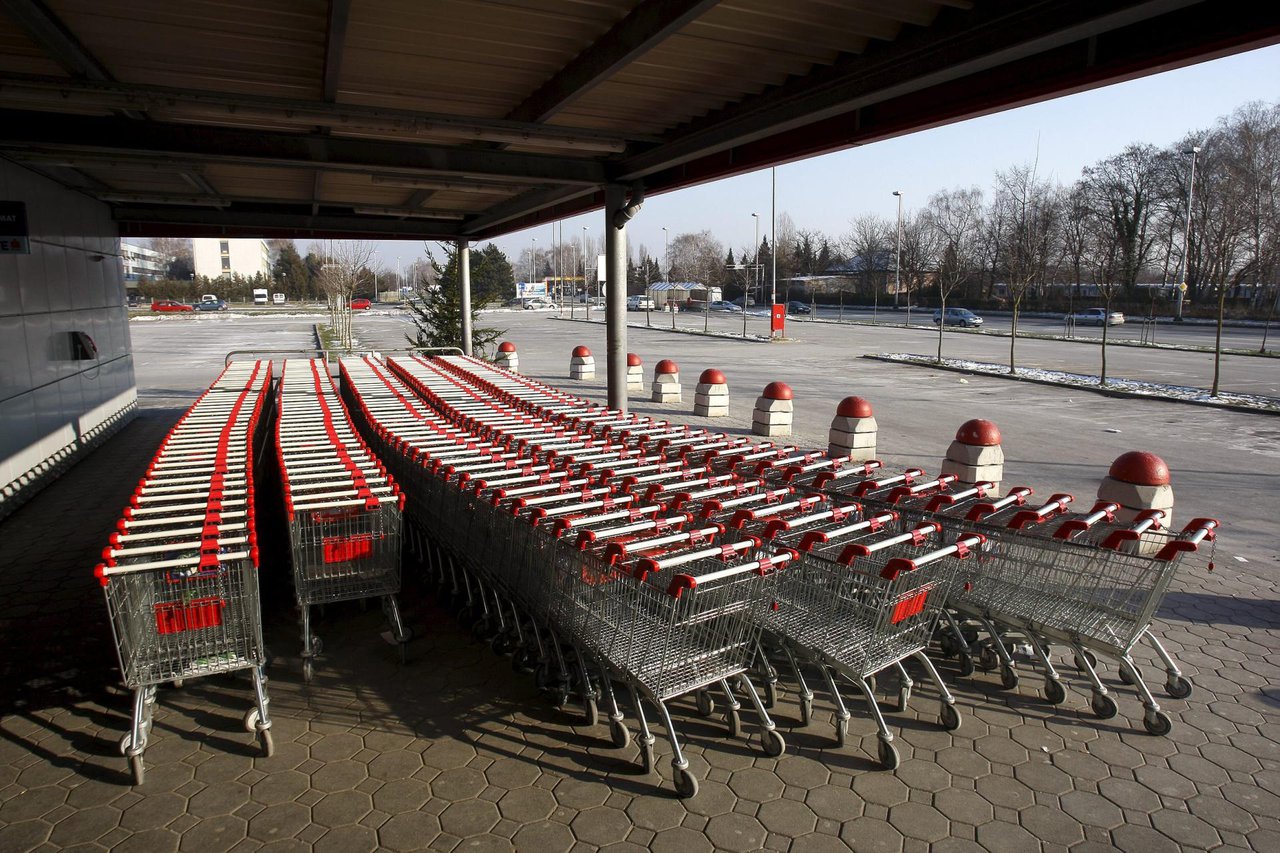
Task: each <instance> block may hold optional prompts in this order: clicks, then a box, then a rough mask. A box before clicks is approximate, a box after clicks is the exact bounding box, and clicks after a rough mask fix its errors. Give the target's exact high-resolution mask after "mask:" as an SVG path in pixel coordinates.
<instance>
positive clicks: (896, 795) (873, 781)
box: [853, 770, 911, 806]
mask: <svg viewBox="0 0 1280 853" xmlns="http://www.w3.org/2000/svg"><path fill="white" fill-rule="evenodd" d="M853 790H854V792H855V793H857V794H858V796H860V797H862V798H863V799H864V800H866V801H867V802H869V803H875V804H877V805H881V806H896V805H897V804H898V803H905V802H906V801H907V800H908V799H909V798H910V793H911V792H910V790H909V789H908V788H907V786H906V785H905V784H904V783H903V781H902V780H901V779H899V778H898V777H897V776H894V775H893V774H892V773H889V772H886V771H883V770H873V771H870V772H867V773H862V774H859V775H858V776H855V777H853Z"/></svg>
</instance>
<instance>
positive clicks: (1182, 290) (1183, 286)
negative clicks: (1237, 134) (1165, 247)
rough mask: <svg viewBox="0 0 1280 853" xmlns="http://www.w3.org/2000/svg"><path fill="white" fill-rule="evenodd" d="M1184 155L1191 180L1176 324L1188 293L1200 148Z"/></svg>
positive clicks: (1174, 318) (1183, 236) (1189, 150)
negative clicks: (1192, 221)
mask: <svg viewBox="0 0 1280 853" xmlns="http://www.w3.org/2000/svg"><path fill="white" fill-rule="evenodd" d="M1182 153H1183V154H1190V155H1191V180H1190V181H1188V182H1187V220H1186V221H1187V224H1186V227H1185V228H1184V229H1183V231H1182V263H1181V264H1179V265H1178V266H1179V269H1178V301H1177V306H1176V308H1177V310H1176V311H1175V312H1174V315H1173V322H1175V323H1181V322H1182V300H1183V297H1185V296H1186V293H1187V263H1188V260H1187V258H1188V256H1189V255H1190V254H1191V202H1192V200H1193V199H1194V198H1195V193H1196V155H1197V154H1199V153H1200V146H1199V145H1192V146H1191V147H1190V148H1188V149H1187V150H1186V151H1183V152H1182Z"/></svg>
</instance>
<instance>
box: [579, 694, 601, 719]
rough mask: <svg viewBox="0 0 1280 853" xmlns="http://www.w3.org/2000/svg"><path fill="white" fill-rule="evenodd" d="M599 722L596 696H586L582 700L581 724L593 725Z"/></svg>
mask: <svg viewBox="0 0 1280 853" xmlns="http://www.w3.org/2000/svg"><path fill="white" fill-rule="evenodd" d="M599 722H600V708H599V707H598V706H597V705H596V697H594V696H588V697H587V698H586V699H584V700H582V724H583V725H584V726H594V725H596V724H597V723H599Z"/></svg>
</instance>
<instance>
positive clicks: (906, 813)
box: [889, 803, 951, 841]
mask: <svg viewBox="0 0 1280 853" xmlns="http://www.w3.org/2000/svg"><path fill="white" fill-rule="evenodd" d="M889 823H891V824H893V826H894V827H895V828H896V829H897V830H898V832H901V833H902V834H903V836H905V837H907V838H917V839H919V840H921V841H941V840H942V839H944V838H946V837H947V836H948V835H949V834H950V829H951V828H950V822H949V821H948V820H947V818H946V816H945V815H943V814H942V812H940V811H938V810H937V809H935V808H934V807H932V806H926V805H925V804H923V803H902V804H901V805H897V806H894V807H893V808H891V809H889Z"/></svg>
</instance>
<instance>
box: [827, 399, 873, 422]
mask: <svg viewBox="0 0 1280 853" xmlns="http://www.w3.org/2000/svg"><path fill="white" fill-rule="evenodd" d="M872 414H873V413H872V411H871V401H870V400H867V399H864V398H862V397H845V398H844V399H843V400H841V401H840V405H838V406H836V415H837V416H839V417H842V418H869V417H871V416H872Z"/></svg>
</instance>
